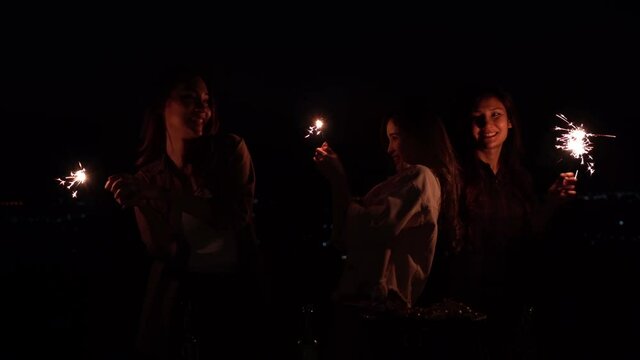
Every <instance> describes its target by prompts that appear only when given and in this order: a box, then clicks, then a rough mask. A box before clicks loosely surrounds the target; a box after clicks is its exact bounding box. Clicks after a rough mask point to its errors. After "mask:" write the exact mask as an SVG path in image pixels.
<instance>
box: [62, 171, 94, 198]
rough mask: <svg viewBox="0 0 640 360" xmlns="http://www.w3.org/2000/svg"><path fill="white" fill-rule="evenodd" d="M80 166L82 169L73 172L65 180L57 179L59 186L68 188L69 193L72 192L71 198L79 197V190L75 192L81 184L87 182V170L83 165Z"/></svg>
mask: <svg viewBox="0 0 640 360" xmlns="http://www.w3.org/2000/svg"><path fill="white" fill-rule="evenodd" d="M78 166H79V167H80V168H79V169H78V170H77V171H71V174H70V175H69V176H66V177H65V178H64V179H61V178H57V179H55V180H56V181H57V182H58V185H60V186H64V187H66V188H67V189H68V190H69V191H71V197H72V198H77V197H78V190H75V191H74V190H73V189H75V188H77V187H78V185H80V184H84V182H85V181H87V170H86V169H85V168H83V167H82V164H81V163H80V162H78Z"/></svg>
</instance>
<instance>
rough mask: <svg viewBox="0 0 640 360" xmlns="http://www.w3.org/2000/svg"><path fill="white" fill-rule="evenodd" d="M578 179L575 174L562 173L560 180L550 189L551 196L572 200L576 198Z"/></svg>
mask: <svg viewBox="0 0 640 360" xmlns="http://www.w3.org/2000/svg"><path fill="white" fill-rule="evenodd" d="M577 182H578V179H577V177H576V176H575V174H574V173H573V172H564V173H560V176H559V177H558V179H557V180H556V181H555V182H554V183H553V185H551V187H550V188H549V195H551V196H553V197H556V198H562V199H564V198H572V197H575V196H576V183H577Z"/></svg>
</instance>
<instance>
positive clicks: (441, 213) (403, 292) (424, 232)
mask: <svg viewBox="0 0 640 360" xmlns="http://www.w3.org/2000/svg"><path fill="white" fill-rule="evenodd" d="M385 128H386V138H387V140H388V147H387V153H388V154H389V156H390V157H391V159H392V160H393V162H394V165H395V169H396V174H395V175H394V176H392V177H390V178H388V179H387V180H385V181H383V182H381V183H380V184H378V185H376V186H375V187H374V188H373V189H371V190H370V191H369V192H368V193H367V195H366V196H365V197H364V198H362V199H361V200H357V199H355V198H353V197H352V196H351V193H350V191H349V187H348V181H347V176H346V174H345V171H344V168H343V166H342V163H341V161H340V159H339V157H338V155H337V154H336V153H335V152H334V151H333V150H332V149H331V147H330V146H329V145H328V144H327V143H326V142H325V143H324V144H323V145H322V146H321V147H320V148H317V149H316V153H315V157H314V161H315V162H316V164H317V166H318V168H319V170H320V171H321V172H322V174H323V175H324V176H325V177H326V178H327V179H328V180H329V182H330V183H331V187H332V195H333V208H334V231H335V233H334V238H335V239H336V241H337V242H338V244H339V245H340V246H342V247H343V250H344V251H345V253H346V255H347V263H346V267H345V271H344V274H343V276H342V279H341V281H340V285H339V287H338V291H337V293H336V295H337V300H338V302H342V303H345V302H346V303H359V302H373V303H374V304H384V305H390V306H392V307H394V308H396V309H398V308H400V309H408V308H410V307H411V306H413V305H415V303H416V300H417V299H418V297H419V296H420V294H421V293H422V291H423V289H424V288H425V284H426V283H427V279H428V277H429V272H430V271H431V265H432V263H433V259H434V255H435V249H436V243H437V241H442V242H446V243H443V244H441V245H439V246H442V245H444V246H443V248H455V247H456V240H457V239H458V233H459V228H460V225H459V222H458V217H457V210H458V194H459V189H460V183H459V180H458V179H459V168H458V165H457V162H456V160H455V157H454V155H453V151H452V148H451V145H450V142H449V139H448V137H447V134H446V131H445V129H444V126H443V125H442V123H441V122H440V120H439V119H438V118H437V117H436V116H434V115H431V114H429V113H427V112H426V111H423V110H422V109H408V110H407V109H405V111H404V112H401V113H396V114H395V115H392V116H389V117H387V118H386V121H385Z"/></svg>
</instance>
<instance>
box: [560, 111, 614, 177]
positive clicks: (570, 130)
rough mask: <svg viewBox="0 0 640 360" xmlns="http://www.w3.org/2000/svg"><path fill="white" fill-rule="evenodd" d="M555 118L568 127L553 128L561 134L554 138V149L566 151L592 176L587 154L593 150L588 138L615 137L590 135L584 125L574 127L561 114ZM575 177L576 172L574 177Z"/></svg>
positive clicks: (591, 162)
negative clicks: (555, 143)
mask: <svg viewBox="0 0 640 360" xmlns="http://www.w3.org/2000/svg"><path fill="white" fill-rule="evenodd" d="M556 117H557V118H559V119H560V120H562V121H564V122H565V123H566V124H567V125H568V127H560V126H556V127H555V130H557V131H560V132H561V136H560V137H557V138H556V141H557V142H558V144H557V145H556V148H558V149H562V150H565V151H568V152H569V154H570V155H571V156H573V157H574V158H576V159H580V164H581V165H585V164H586V165H587V170H588V171H589V173H590V174H593V173H594V172H595V168H594V161H593V157H592V156H591V155H590V154H589V152H590V151H591V150H593V143H592V142H591V140H589V138H590V137H592V136H601V137H610V138H615V135H603V134H591V133H589V132H587V130H585V128H584V125H582V124H580V126H576V125H574V124H573V123H572V122H570V121H569V120H568V119H567V117H566V116H564V115H563V114H556ZM585 158H586V159H585ZM577 176H578V171H577V170H576V177H577Z"/></svg>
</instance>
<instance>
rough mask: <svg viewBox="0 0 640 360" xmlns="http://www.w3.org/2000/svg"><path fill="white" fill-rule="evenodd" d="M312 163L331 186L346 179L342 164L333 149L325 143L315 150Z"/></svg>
mask: <svg viewBox="0 0 640 360" xmlns="http://www.w3.org/2000/svg"><path fill="white" fill-rule="evenodd" d="M313 161H314V162H315V163H316V165H317V166H318V169H319V170H320V172H321V173H322V175H323V176H324V177H325V178H327V180H329V181H330V182H331V183H332V184H336V183H339V182H342V181H344V180H345V179H346V176H345V172H344V168H343V166H342V162H341V161H340V158H339V157H338V154H336V153H335V152H334V151H333V149H332V148H331V147H330V146H329V144H327V142H326V141H325V142H324V143H322V146H321V147H319V148H316V153H315V155H314V156H313Z"/></svg>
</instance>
